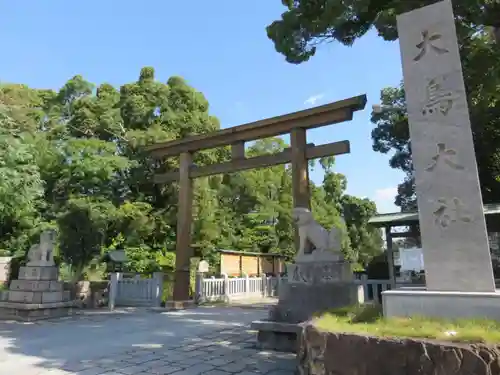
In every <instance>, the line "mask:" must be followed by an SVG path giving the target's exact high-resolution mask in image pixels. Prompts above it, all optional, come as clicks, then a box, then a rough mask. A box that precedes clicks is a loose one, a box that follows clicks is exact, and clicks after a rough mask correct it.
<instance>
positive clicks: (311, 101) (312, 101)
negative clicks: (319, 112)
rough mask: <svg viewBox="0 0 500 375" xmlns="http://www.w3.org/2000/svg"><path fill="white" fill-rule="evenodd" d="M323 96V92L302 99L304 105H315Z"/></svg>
mask: <svg viewBox="0 0 500 375" xmlns="http://www.w3.org/2000/svg"><path fill="white" fill-rule="evenodd" d="M324 96H325V94H316V95H312V96H310V97H309V98H307V99H306V100H305V101H304V104H306V105H315V104H316V103H317V102H318V101H320V100H321V99H323V98H324Z"/></svg>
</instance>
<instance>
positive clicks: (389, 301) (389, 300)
mask: <svg viewBox="0 0 500 375" xmlns="http://www.w3.org/2000/svg"><path fill="white" fill-rule="evenodd" d="M382 303H383V306H384V316H386V317H388V318H392V317H411V316H414V315H419V316H428V317H433V318H448V319H450V318H451V319H462V318H465V319H482V318H483V319H492V320H500V292H499V291H496V292H440V291H437V292H436V291H429V290H426V289H425V288H400V289H396V290H388V291H385V292H382Z"/></svg>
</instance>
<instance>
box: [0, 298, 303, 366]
mask: <svg viewBox="0 0 500 375" xmlns="http://www.w3.org/2000/svg"><path fill="white" fill-rule="evenodd" d="M265 315H266V311H265V310H262V309H255V310H254V309H252V310H249V309H241V308H235V307H232V308H198V309H195V310H186V311H180V312H173V313H161V314H160V313H152V312H147V311H133V312H123V313H121V314H118V313H100V314H86V315H83V316H79V317H75V318H71V319H66V320H59V321H44V322H39V323H35V324H29V325H27V324H18V323H6V322H0V375H16V374H20V375H73V374H80V375H136V374H137V375H138V374H140V375H161V374H174V375H198V374H200V375H201V374H203V375H231V374H233V375H251V374H265V375H292V374H294V372H295V356H294V355H291V354H286V353H275V352H267V351H259V350H257V349H255V348H254V343H255V337H256V334H255V332H252V331H250V330H249V329H248V326H249V323H250V322H251V321H252V320H255V319H261V318H263V317H264V316H265Z"/></svg>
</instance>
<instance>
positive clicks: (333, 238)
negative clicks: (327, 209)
mask: <svg viewBox="0 0 500 375" xmlns="http://www.w3.org/2000/svg"><path fill="white" fill-rule="evenodd" d="M292 217H293V220H294V222H295V224H296V225H297V227H298V231H299V238H300V246H299V251H298V253H297V256H303V255H307V254H311V253H312V252H315V251H331V252H334V253H338V254H340V253H341V245H342V233H341V231H340V229H339V228H337V227H333V228H332V229H331V230H330V231H327V230H326V229H325V228H323V227H322V226H321V225H319V224H318V223H317V222H316V220H314V218H313V216H312V213H311V211H309V210H308V209H307V208H304V207H296V208H294V209H293V214H292ZM342 220H343V219H342Z"/></svg>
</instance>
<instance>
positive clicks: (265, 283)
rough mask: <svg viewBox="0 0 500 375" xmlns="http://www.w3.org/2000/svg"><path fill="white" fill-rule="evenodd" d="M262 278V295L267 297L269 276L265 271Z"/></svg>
mask: <svg viewBox="0 0 500 375" xmlns="http://www.w3.org/2000/svg"><path fill="white" fill-rule="evenodd" d="M261 278H262V297H264V298H265V297H267V296H268V295H269V291H268V290H267V289H268V288H267V276H266V274H265V273H263V274H262V275H261Z"/></svg>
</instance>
